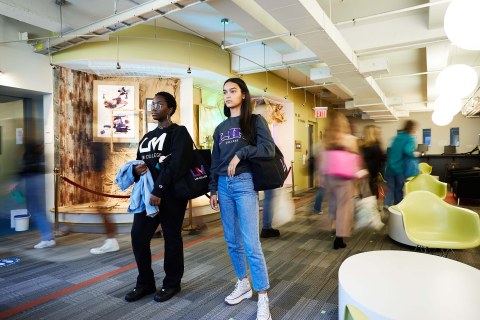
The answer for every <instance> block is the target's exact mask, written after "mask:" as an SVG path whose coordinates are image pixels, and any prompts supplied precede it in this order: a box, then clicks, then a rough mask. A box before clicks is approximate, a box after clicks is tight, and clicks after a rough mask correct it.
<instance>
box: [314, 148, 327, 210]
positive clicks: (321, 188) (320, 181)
mask: <svg viewBox="0 0 480 320" xmlns="http://www.w3.org/2000/svg"><path fill="white" fill-rule="evenodd" d="M323 151H324V150H323V146H322V144H321V142H320V143H318V145H317V146H316V147H315V153H314V154H315V156H314V161H315V184H316V186H317V193H316V194H315V202H314V204H313V211H314V212H315V213H316V214H323V211H322V203H323V198H324V196H325V191H326V190H325V177H324V175H323V170H322V154H323Z"/></svg>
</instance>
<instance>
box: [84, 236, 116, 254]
mask: <svg viewBox="0 0 480 320" xmlns="http://www.w3.org/2000/svg"><path fill="white" fill-rule="evenodd" d="M118 250H120V246H119V245H118V242H117V239H115V238H110V239H107V240H105V243H104V244H103V246H101V247H99V248H93V249H90V253H91V254H103V253H107V252H114V251H118Z"/></svg>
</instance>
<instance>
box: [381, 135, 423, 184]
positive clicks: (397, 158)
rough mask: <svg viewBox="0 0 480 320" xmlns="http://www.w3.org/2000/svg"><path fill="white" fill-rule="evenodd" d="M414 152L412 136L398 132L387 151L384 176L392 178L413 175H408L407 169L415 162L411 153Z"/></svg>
mask: <svg viewBox="0 0 480 320" xmlns="http://www.w3.org/2000/svg"><path fill="white" fill-rule="evenodd" d="M414 151H415V139H414V138H413V136H412V135H410V134H408V133H406V132H403V131H400V132H399V133H398V134H397V136H396V137H395V139H394V140H393V142H392V145H391V146H390V148H388V151H387V165H386V174H387V175H392V176H404V177H408V176H410V175H415V174H412V173H410V172H409V171H411V170H410V169H409V167H410V166H411V165H413V167H416V166H415V163H416V162H417V159H416V158H415V155H414V154H413V152H414Z"/></svg>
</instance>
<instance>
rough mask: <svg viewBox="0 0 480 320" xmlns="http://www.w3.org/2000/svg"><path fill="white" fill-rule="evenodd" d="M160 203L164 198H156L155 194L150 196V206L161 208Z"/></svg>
mask: <svg viewBox="0 0 480 320" xmlns="http://www.w3.org/2000/svg"><path fill="white" fill-rule="evenodd" d="M160 202H162V198H159V197H157V196H154V195H153V194H150V205H152V206H159V205H160Z"/></svg>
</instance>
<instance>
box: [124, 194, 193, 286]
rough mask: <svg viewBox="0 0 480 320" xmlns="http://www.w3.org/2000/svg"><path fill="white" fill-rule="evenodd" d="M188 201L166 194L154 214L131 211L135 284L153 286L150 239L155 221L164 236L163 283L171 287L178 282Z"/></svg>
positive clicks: (180, 273)
mask: <svg viewBox="0 0 480 320" xmlns="http://www.w3.org/2000/svg"><path fill="white" fill-rule="evenodd" d="M187 202H188V201H187V200H177V199H173V198H172V197H168V196H167V197H163V198H162V202H161V204H160V212H159V213H158V214H157V215H156V216H155V217H153V218H150V217H148V216H147V215H146V213H145V212H141V213H135V214H134V217H133V225H132V231H131V236H132V248H133V254H134V256H135V261H136V262H137V268H138V277H137V284H136V286H135V287H136V288H145V289H153V288H155V287H156V286H155V276H154V274H153V270H152V252H151V249H150V241H151V240H152V236H153V234H154V233H155V230H156V229H157V227H158V224H160V225H161V226H162V232H163V238H164V240H165V256H164V263H163V270H164V271H165V278H164V279H163V287H165V288H174V287H178V286H179V285H180V281H181V280H182V276H183V270H184V263H183V240H182V225H183V219H184V217H185V209H186V208H187Z"/></svg>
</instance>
